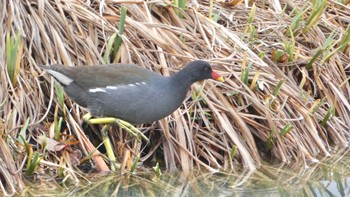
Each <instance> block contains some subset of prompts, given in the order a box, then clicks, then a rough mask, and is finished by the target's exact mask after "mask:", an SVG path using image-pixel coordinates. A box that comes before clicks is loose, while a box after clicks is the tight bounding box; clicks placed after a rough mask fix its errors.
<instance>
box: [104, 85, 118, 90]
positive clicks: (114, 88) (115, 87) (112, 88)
mask: <svg viewBox="0 0 350 197" xmlns="http://www.w3.org/2000/svg"><path fill="white" fill-rule="evenodd" d="M106 88H107V89H111V90H116V89H117V88H118V87H117V86H107V87H106Z"/></svg>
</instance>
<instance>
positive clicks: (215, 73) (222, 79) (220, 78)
mask: <svg viewBox="0 0 350 197" xmlns="http://www.w3.org/2000/svg"><path fill="white" fill-rule="evenodd" d="M211 77H212V78H213V79H215V80H216V81H220V82H224V81H225V80H224V78H223V77H222V76H220V75H219V74H218V73H217V72H214V71H213V72H212V73H211Z"/></svg>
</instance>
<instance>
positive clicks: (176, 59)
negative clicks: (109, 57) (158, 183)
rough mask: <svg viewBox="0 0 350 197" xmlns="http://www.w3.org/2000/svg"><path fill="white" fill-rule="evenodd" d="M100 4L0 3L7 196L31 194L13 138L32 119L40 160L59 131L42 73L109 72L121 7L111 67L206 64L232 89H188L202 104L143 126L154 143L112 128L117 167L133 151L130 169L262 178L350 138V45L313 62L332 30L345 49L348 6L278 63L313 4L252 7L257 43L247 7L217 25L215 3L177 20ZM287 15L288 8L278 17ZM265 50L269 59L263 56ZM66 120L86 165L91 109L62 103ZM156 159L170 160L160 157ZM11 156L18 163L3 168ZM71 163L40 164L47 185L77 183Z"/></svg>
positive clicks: (188, 104)
mask: <svg viewBox="0 0 350 197" xmlns="http://www.w3.org/2000/svg"><path fill="white" fill-rule="evenodd" d="M38 2H39V3H38ZM102 2H103V3H97V2H96V1H93V2H90V1H87V3H84V2H81V1H60V2H58V1H8V0H5V1H1V2H0V10H1V11H0V13H1V14H0V22H1V27H0V39H1V40H0V50H1V52H2V53H1V55H0V63H1V67H0V68H1V72H0V77H1V80H0V86H1V89H2V91H1V92H0V103H2V105H1V108H0V129H1V130H0V131H1V137H2V139H1V140H4V143H2V144H1V145H2V146H1V150H2V152H3V153H2V154H1V155H0V167H1V170H0V174H1V180H4V181H1V185H0V186H1V189H2V191H3V192H4V193H6V194H12V193H14V192H15V190H16V189H18V188H20V189H22V188H23V184H22V180H21V179H22V178H21V175H20V174H21V173H22V168H23V166H25V165H24V162H23V160H25V159H26V154H25V151H24V148H23V147H21V146H20V145H19V143H16V140H17V139H18V136H19V132H20V129H19V128H21V127H22V125H23V124H24V123H25V121H26V120H27V119H28V118H29V119H30V126H29V128H28V130H27V134H26V139H27V140H29V141H30V143H31V144H33V145H34V146H36V145H38V147H37V149H36V150H35V151H37V152H39V153H43V150H42V149H40V144H39V143H38V142H37V139H38V137H39V136H41V135H42V134H43V133H45V134H46V136H47V137H48V138H52V137H53V134H52V133H50V132H49V131H50V130H49V129H48V127H49V126H50V124H53V121H52V120H53V111H54V106H55V105H56V103H57V99H56V97H55V96H53V95H54V94H53V81H51V80H50V78H49V77H48V76H47V75H44V73H43V72H42V70H40V69H39V68H38V67H37V65H38V64H53V63H62V64H64V65H76V66H85V65H93V64H102V63H103V58H102V57H103V53H104V51H105V48H106V43H107V40H108V39H109V37H110V36H111V35H112V34H113V33H115V32H117V31H118V25H119V23H118V22H119V15H120V13H119V8H120V7H119V6H120V5H123V6H125V7H127V9H128V17H127V19H126V26H125V33H124V34H123V35H122V39H123V44H122V46H121V48H120V50H119V52H118V54H117V58H116V59H115V60H114V62H121V63H136V64H139V65H140V66H143V67H146V68H149V69H152V70H154V71H156V72H160V73H162V74H164V75H170V74H172V73H174V72H176V71H178V70H179V69H181V67H182V66H183V65H184V64H185V63H186V62H188V61H191V60H193V59H204V60H206V61H209V62H211V63H212V65H213V67H214V70H216V71H218V72H219V73H220V74H222V75H223V76H224V77H225V80H226V81H225V82H224V83H217V82H213V81H206V82H205V83H204V85H200V84H195V85H194V86H193V87H192V90H191V91H192V92H195V94H196V95H197V99H193V98H194V97H192V99H191V95H190V94H189V97H188V99H186V101H185V103H184V105H183V107H181V108H180V109H179V110H177V111H176V112H175V113H174V114H173V115H172V116H170V117H168V118H166V119H164V120H161V121H158V122H157V123H154V124H152V125H144V126H140V127H139V128H140V130H141V131H143V132H144V133H145V134H146V135H147V136H148V137H150V138H151V143H149V144H145V143H142V142H139V141H137V140H135V139H132V138H130V137H128V136H127V134H126V133H125V132H123V131H121V130H119V129H117V128H112V130H111V132H110V137H111V138H112V143H113V145H114V147H115V150H116V154H117V157H118V158H120V161H119V162H122V158H123V154H125V153H126V150H131V156H130V158H129V160H131V161H133V160H134V158H135V157H136V156H137V155H138V154H141V153H142V155H141V159H140V161H146V160H147V161H150V160H156V159H158V160H159V159H160V160H161V161H162V162H163V163H164V166H165V167H166V169H169V170H171V169H175V168H180V169H182V170H185V171H187V170H193V169H202V168H205V169H207V170H209V171H216V170H228V171H231V170H234V169H235V168H236V167H237V166H239V165H242V167H243V168H246V169H249V170H254V169H255V168H257V167H259V166H260V164H261V160H262V158H261V155H264V156H266V155H268V156H269V157H272V158H275V159H278V160H280V161H281V162H285V163H290V162H297V161H305V162H306V161H315V160H316V159H319V158H320V157H324V156H328V155H330V153H331V152H332V147H334V146H341V147H343V146H347V144H348V141H349V139H350V132H349V125H350V118H349V110H350V104H349V96H350V95H349V94H350V93H349V90H350V87H349V83H348V82H347V80H348V69H349V68H348V67H349V62H350V58H349V53H350V51H349V47H348V48H347V49H346V50H345V51H344V52H337V53H335V54H334V55H333V56H332V57H331V58H330V59H329V60H328V61H326V62H324V63H322V62H321V59H322V58H318V59H317V61H316V62H315V63H314V64H313V66H312V68H311V69H306V67H305V65H306V64H307V63H308V62H309V61H310V60H311V58H312V57H313V55H314V54H315V53H316V51H317V49H318V48H320V47H321V46H322V45H323V43H324V42H325V40H326V39H327V37H328V36H329V35H330V34H331V32H333V31H335V34H336V36H335V39H339V40H340V39H341V37H342V36H343V35H344V34H345V30H346V27H347V26H348V25H349V18H350V14H349V13H350V8H349V6H348V5H343V4H340V3H337V2H335V1H329V3H328V8H327V9H326V11H325V12H324V13H323V14H322V16H321V18H320V19H319V21H318V23H317V24H316V25H315V26H313V27H312V28H311V29H310V30H309V31H307V32H299V33H298V34H296V35H295V51H294V53H293V54H294V58H293V60H292V61H289V62H280V63H278V62H275V61H272V57H271V54H272V53H273V50H274V49H280V50H282V51H285V48H284V43H285V42H291V37H290V36H286V35H287V34H286V32H287V31H288V26H289V25H290V23H291V22H292V19H293V17H294V16H295V14H293V13H292V10H293V9H294V8H299V9H301V8H302V7H303V6H305V5H306V6H309V7H310V6H311V5H310V3H309V2H307V3H305V2H304V1H300V2H299V1H293V2H292V1H286V2H287V4H286V5H279V4H276V3H277V1H262V2H260V1H259V2H256V6H257V9H256V15H255V20H254V21H253V23H252V25H253V26H254V27H255V28H256V33H255V36H254V40H253V41H249V39H248V36H247V35H249V33H248V34H245V33H244V32H245V31H247V27H248V24H247V23H248V17H249V13H250V10H251V9H250V8H247V7H245V6H244V4H238V5H237V6H235V7H230V6H227V4H222V3H220V2H216V3H215V6H214V13H218V12H220V19H219V21H218V23H216V22H214V21H212V20H210V19H209V18H208V17H207V16H208V13H209V10H208V8H209V3H208V2H207V1H198V2H197V1H193V2H192V3H189V4H188V8H187V10H186V11H181V13H182V14H183V16H184V18H183V19H181V18H179V17H178V15H177V14H176V13H175V11H174V8H173V7H172V6H171V4H169V2H167V1H149V2H143V1H123V2H120V1H102ZM121 3H123V4H121ZM281 3H282V2H281ZM282 8H285V9H283V10H284V11H283V12H281V13H280V12H278V11H281V10H282ZM309 13H310V10H309V11H307V12H306V13H305V16H303V17H302V21H301V26H302V25H303V24H304V23H305V21H306V20H307V17H308V15H309ZM17 32H21V35H22V39H23V41H24V43H25V46H24V50H23V57H22V61H21V64H20V66H21V68H20V73H19V75H18V77H17V78H18V83H17V84H16V85H15V86H12V84H11V82H10V80H9V77H8V75H7V69H6V65H5V62H6V61H5V59H6V55H5V37H6V35H7V34H10V35H11V36H13V35H16V34H17ZM248 32H249V31H248ZM334 47H336V46H334ZM332 49H333V50H334V48H332ZM332 49H331V50H332ZM262 52H263V53H265V58H260V57H259V55H258V54H259V53H262ZM248 64H252V67H251V70H250V72H249V81H250V83H252V82H253V81H256V82H254V83H255V85H257V87H255V86H254V83H252V84H253V85H247V84H245V83H243V82H242V80H241V75H242V67H247V66H248ZM254 79H255V80H254ZM282 79H283V80H284V83H283V85H282V87H281V89H280V91H279V93H278V94H277V95H276V96H274V95H273V94H272V93H273V90H274V88H275V87H276V85H277V84H278V82H279V81H280V80H282ZM52 99H53V102H52V103H51V102H50V100H52ZM318 99H324V103H323V104H322V105H321V106H320V107H319V108H318V109H317V110H316V111H315V113H311V111H313V107H314V106H315V105H316V104H317V102H318V101H319V100H318ZM329 107H334V110H335V113H334V115H332V116H331V118H330V119H329V120H328V121H327V123H326V125H325V126H324V127H323V126H321V125H320V122H321V121H322V119H323V118H324V117H325V116H326V113H327V110H328V108H329ZM64 111H65V112H64ZM60 112H61V116H63V117H64V122H65V124H66V125H67V126H66V129H65V130H64V131H62V132H65V133H68V134H70V135H72V136H74V137H75V138H77V139H78V140H79V142H80V143H79V144H78V145H76V146H72V147H71V148H74V149H77V150H78V151H81V152H82V153H83V155H84V156H85V155H87V154H89V153H90V152H92V151H93V150H94V146H92V145H91V143H90V142H89V140H88V138H86V136H85V134H84V132H83V129H82V127H81V122H82V121H81V118H80V117H81V114H84V113H85V111H84V109H81V108H79V107H78V106H77V105H76V104H74V103H72V102H71V101H70V100H69V99H68V98H66V100H65V107H64V109H60ZM63 112H64V113H63ZM287 124H291V125H292V126H293V128H292V130H291V131H290V132H288V133H287V134H285V135H283V136H281V135H279V132H280V131H281V130H282V129H283V128H284V127H285V126H286V125H287ZM47 125H49V126H47ZM272 131H274V132H272ZM152 139H153V140H152ZM269 139H273V141H272V145H271V149H270V150H269V149H265V145H266V144H267V143H268V141H269ZM62 143H64V142H62ZM232 149H237V151H236V154H235V155H234V157H233V158H231V157H230V155H231V152H232ZM75 151H76V150H75ZM73 152H74V151H73ZM159 152H161V153H162V156H161V157H162V158H157V156H158V157H159ZM9 153H12V157H13V158H14V161H13V162H11V163H5V162H4V161H8V160H7V159H6V158H8V157H9V155H8V154H9ZM95 153H96V152H95ZM74 159H76V158H75V157H74V156H72V151H71V152H69V151H67V150H66V149H62V150H60V151H58V152H53V151H49V152H48V153H46V154H45V155H43V158H42V161H41V164H40V166H39V168H38V170H37V171H38V174H39V175H40V177H41V178H44V179H45V178H47V177H46V176H43V175H44V174H45V170H47V169H51V170H53V171H55V172H56V171H57V169H58V166H61V167H62V168H63V169H64V170H63V171H64V173H63V175H64V176H65V177H67V176H70V177H71V179H72V180H75V181H78V178H79V177H80V175H81V174H80V173H79V172H78V171H76V170H74V169H75V168H74V165H75V164H74V162H73V160H74ZM77 159H78V160H79V159H81V158H79V157H77ZM94 161H95V162H94V164H95V165H96V167H97V168H98V169H102V170H106V169H108V165H106V162H105V161H104V160H103V159H101V157H94ZM125 162H126V161H125ZM10 166H11V167H10ZM13 174H16V176H17V175H18V176H17V177H16V178H15V179H16V180H17V183H14V182H12V181H11V180H10V178H6V177H10V176H12V175H13ZM12 178H14V177H12Z"/></svg>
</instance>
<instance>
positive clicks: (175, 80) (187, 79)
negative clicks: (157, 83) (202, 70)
mask: <svg viewBox="0 0 350 197" xmlns="http://www.w3.org/2000/svg"><path fill="white" fill-rule="evenodd" d="M170 81H171V82H172V85H174V86H175V87H178V88H180V89H183V90H184V91H185V92H187V90H188V89H189V88H190V86H191V85H192V84H193V83H194V81H193V79H192V77H191V76H189V75H188V73H187V72H185V69H182V70H180V71H179V72H177V73H176V74H174V75H172V76H171V77H170Z"/></svg>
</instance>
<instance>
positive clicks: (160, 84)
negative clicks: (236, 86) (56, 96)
mask: <svg viewBox="0 0 350 197" xmlns="http://www.w3.org/2000/svg"><path fill="white" fill-rule="evenodd" d="M40 67H41V68H43V69H45V70H46V71H47V72H48V73H49V74H51V75H52V76H53V77H54V78H55V79H56V80H57V81H59V82H60V83H61V84H62V85H63V87H64V89H65V91H66V93H67V94H68V96H69V97H71V98H72V99H73V100H74V101H75V102H77V103H78V104H79V105H81V106H83V107H87V108H88V109H89V110H90V112H91V114H92V115H95V116H103V117H115V118H119V119H122V120H125V121H127V122H129V123H132V124H142V123H150V122H153V121H156V120H160V119H162V118H164V117H166V116H168V115H169V114H171V113H172V112H173V111H175V110H176V109H177V108H178V107H179V106H180V105H181V104H182V102H183V100H184V99H185V97H186V93H187V90H188V89H189V87H190V86H191V85H192V84H193V83H194V82H196V81H199V80H204V79H209V78H212V79H215V80H219V81H221V80H223V78H222V77H220V75H218V74H217V73H215V72H213V71H212V69H211V66H210V65H209V63H207V62H205V61H193V62H191V63H189V64H188V65H187V66H186V67H185V68H183V69H182V70H181V71H179V72H178V73H176V74H174V75H172V76H170V77H164V76H162V75H159V74H157V73H154V72H152V71H150V70H147V69H145V68H142V67H140V66H138V65H134V64H110V65H97V66H89V67H65V66H63V65H50V66H40Z"/></svg>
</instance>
